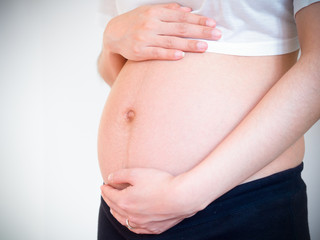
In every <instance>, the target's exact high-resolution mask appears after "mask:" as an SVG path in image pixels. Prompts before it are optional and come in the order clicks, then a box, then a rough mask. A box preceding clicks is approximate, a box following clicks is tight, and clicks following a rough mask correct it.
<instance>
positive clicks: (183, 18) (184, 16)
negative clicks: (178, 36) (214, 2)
mask: <svg viewBox="0 0 320 240" xmlns="http://www.w3.org/2000/svg"><path fill="white" fill-rule="evenodd" d="M188 16H189V15H188V13H185V12H181V13H180V15H179V21H180V22H186V21H187V20H188Z"/></svg>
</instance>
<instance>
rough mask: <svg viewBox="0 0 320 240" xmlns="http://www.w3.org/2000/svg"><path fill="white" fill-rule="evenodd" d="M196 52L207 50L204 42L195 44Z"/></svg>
mask: <svg viewBox="0 0 320 240" xmlns="http://www.w3.org/2000/svg"><path fill="white" fill-rule="evenodd" d="M197 48H198V50H201V51H204V50H206V49H207V48H208V44H207V43H206V42H197Z"/></svg>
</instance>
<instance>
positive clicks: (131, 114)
mask: <svg viewBox="0 0 320 240" xmlns="http://www.w3.org/2000/svg"><path fill="white" fill-rule="evenodd" d="M134 116H135V113H134V111H133V110H129V111H128V112H127V113H126V120H127V121H128V122H131V121H132V120H133V119H134Z"/></svg>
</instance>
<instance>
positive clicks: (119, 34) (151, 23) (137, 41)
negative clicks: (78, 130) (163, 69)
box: [98, 3, 221, 86]
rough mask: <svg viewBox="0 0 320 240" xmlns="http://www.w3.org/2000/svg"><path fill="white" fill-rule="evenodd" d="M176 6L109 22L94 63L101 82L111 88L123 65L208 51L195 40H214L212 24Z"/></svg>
mask: <svg viewBox="0 0 320 240" xmlns="http://www.w3.org/2000/svg"><path fill="white" fill-rule="evenodd" d="M190 12H191V9H190V8H188V7H182V6H180V5H178V4H175V3H172V4H162V5H150V6H142V7H139V8H137V9H134V10H132V11H130V12H128V13H125V14H122V15H119V16H117V17H115V18H113V19H112V20H111V21H110V22H109V23H108V25H107V27H106V30H105V32H104V36H103V47H102V51H101V54H100V57H99V60H98V69H99V72H100V74H101V76H102V78H103V79H104V80H105V81H106V83H107V84H109V85H110V86H112V84H113V82H114V81H115V79H116V77H117V76H118V74H119V72H120V71H121V69H122V67H123V65H124V64H125V63H126V61H127V60H128V59H129V60H133V61H146V60H171V61H175V60H179V59H182V58H183V57H184V53H185V52H195V53H202V52H205V51H206V50H207V48H208V45H207V43H206V42H204V41H198V40H191V39H185V38H183V37H188V38H198V39H209V40H218V39H220V37H221V32H220V31H219V30H218V29H216V28H215V26H216V22H215V21H214V20H213V19H211V18H207V17H203V16H199V15H196V14H192V13H190Z"/></svg>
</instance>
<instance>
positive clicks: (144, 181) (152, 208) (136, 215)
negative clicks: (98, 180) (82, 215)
mask: <svg viewBox="0 0 320 240" xmlns="http://www.w3.org/2000/svg"><path fill="white" fill-rule="evenodd" d="M179 181H180V180H179V178H178V177H174V176H173V175H171V174H169V173H167V172H164V171H160V170H156V169H150V168H133V169H122V170H119V171H116V172H114V173H112V174H110V175H109V177H108V182H107V183H106V184H105V185H103V186H102V187H101V191H102V196H103V199H104V200H105V202H106V203H107V204H108V205H109V207H110V209H111V213H112V215H113V216H114V217H115V218H116V219H117V220H118V221H119V222H120V223H121V224H122V225H124V226H126V225H127V223H126V221H129V224H130V227H133V228H132V229H130V230H131V231H133V232H135V233H138V234H159V233H162V232H164V231H166V230H167V229H169V228H171V227H173V226H174V225H176V224H178V223H179V222H181V221H182V220H183V219H185V218H187V217H191V216H192V215H194V214H195V213H196V212H197V210H195V209H197V207H198V206H199V204H198V203H197V202H196V201H194V200H195V199H193V198H190V196H189V195H187V193H186V192H185V191H181V190H182V189H181V187H180V186H179ZM118 184H122V185H123V184H126V185H127V187H126V188H124V189H117V188H114V187H112V186H113V185H118ZM186 200H188V201H186ZM197 200H198V199H197ZM127 219H128V220H127Z"/></svg>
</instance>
